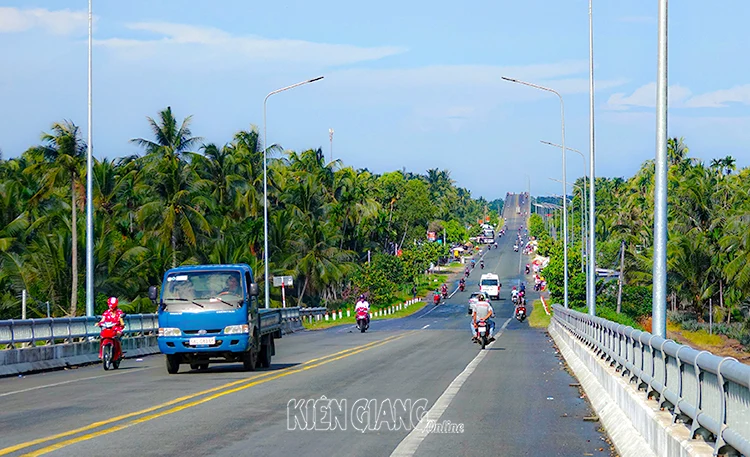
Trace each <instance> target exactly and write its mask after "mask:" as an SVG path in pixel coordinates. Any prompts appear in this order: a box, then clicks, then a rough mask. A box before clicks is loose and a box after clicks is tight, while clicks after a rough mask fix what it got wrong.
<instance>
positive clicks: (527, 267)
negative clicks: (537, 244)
mask: <svg viewBox="0 0 750 457" xmlns="http://www.w3.org/2000/svg"><path fill="white" fill-rule="evenodd" d="M530 271H531V270H530V269H529V266H528V265H526V274H529V272H530Z"/></svg>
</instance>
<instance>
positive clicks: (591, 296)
mask: <svg viewBox="0 0 750 457" xmlns="http://www.w3.org/2000/svg"><path fill="white" fill-rule="evenodd" d="M592 3H593V1H592V0H589V229H588V238H589V248H588V254H589V261H588V267H589V268H588V269H589V271H588V275H587V277H586V301H588V304H589V314H590V315H592V316H596V211H595V207H596V191H595V189H594V176H596V173H595V171H594V13H593V7H592Z"/></svg>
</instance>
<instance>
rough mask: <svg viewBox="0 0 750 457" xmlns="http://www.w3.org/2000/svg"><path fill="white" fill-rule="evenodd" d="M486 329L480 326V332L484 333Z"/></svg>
mask: <svg viewBox="0 0 750 457" xmlns="http://www.w3.org/2000/svg"><path fill="white" fill-rule="evenodd" d="M484 332H485V329H484V327H479V333H480V334H482V335H484Z"/></svg>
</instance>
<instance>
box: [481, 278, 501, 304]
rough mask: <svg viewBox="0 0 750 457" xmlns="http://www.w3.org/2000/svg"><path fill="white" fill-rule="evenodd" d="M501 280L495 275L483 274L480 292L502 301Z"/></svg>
mask: <svg viewBox="0 0 750 457" xmlns="http://www.w3.org/2000/svg"><path fill="white" fill-rule="evenodd" d="M500 287H502V284H500V278H499V277H498V276H497V275H496V274H494V273H487V274H483V275H482V277H481V278H480V279H479V290H480V292H482V293H484V294H485V295H486V296H488V297H490V298H491V299H493V300H499V299H500Z"/></svg>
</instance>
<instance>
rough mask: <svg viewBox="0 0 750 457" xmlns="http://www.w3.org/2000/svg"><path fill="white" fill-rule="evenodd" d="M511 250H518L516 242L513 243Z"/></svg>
mask: <svg viewBox="0 0 750 457" xmlns="http://www.w3.org/2000/svg"><path fill="white" fill-rule="evenodd" d="M513 251H514V252H518V245H517V244H514V245H513Z"/></svg>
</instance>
